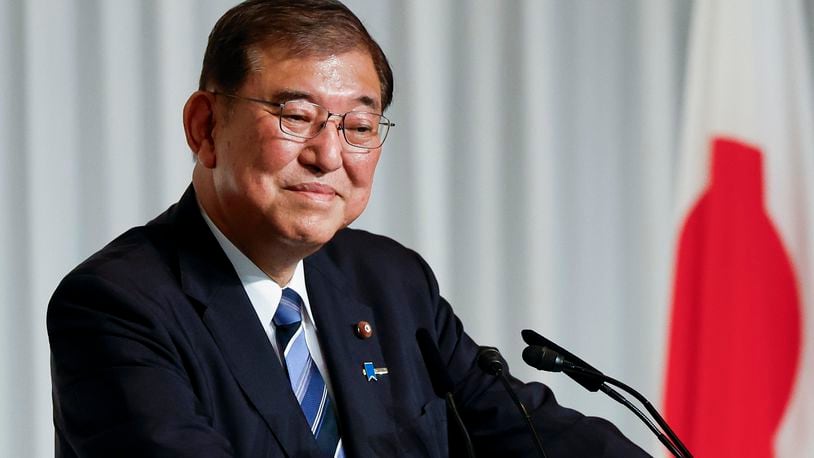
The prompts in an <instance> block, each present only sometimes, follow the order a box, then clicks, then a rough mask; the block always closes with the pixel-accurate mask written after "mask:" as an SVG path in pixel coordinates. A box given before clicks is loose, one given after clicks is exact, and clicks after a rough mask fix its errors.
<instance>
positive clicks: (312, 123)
mask: <svg viewBox="0 0 814 458" xmlns="http://www.w3.org/2000/svg"><path fill="white" fill-rule="evenodd" d="M212 93H213V94H215V95H222V96H224V97H229V98H232V99H236V100H245V101H247V102H255V103H259V104H261V105H265V106H267V107H272V108H274V109H275V110H279V113H275V115H276V116H277V118H279V120H280V130H281V131H283V132H284V133H286V134H288V135H291V136H294V137H299V138H314V137H316V136H317V135H319V133H320V132H322V129H323V128H324V127H325V126H326V125H327V124H328V120H329V119H331V118H332V117H334V116H336V117H339V118H340V120H339V122H338V123H337V126H336V128H337V129H338V130H341V131H342V136H343V137H345V141H346V142H347V143H348V144H349V145H351V146H355V147H357V148H362V149H365V150H371V149H376V148H378V147H380V146H382V144H384V140H385V139H386V138H387V133H388V132H389V131H390V128H391V127H393V126H395V124H393V123H392V122H390V120H389V119H387V118H386V117H384V116H382V115H380V114H376V113H368V112H365V111H348V112H347V113H344V114H339V113H331V112H330V111H328V110H327V109H326V108H325V107H323V106H321V105H317V104H315V103H311V102H306V101H304V100H289V101H288V102H284V103H276V102H271V101H269V100H262V99H255V98H251V97H243V96H239V95H235V94H224V93H222V92H214V91H213V92H212ZM363 152H365V153H366V152H367V151H363Z"/></svg>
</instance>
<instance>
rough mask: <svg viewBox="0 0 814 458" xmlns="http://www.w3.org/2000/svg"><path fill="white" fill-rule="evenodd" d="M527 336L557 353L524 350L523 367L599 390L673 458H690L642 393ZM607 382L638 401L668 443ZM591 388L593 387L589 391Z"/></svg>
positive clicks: (526, 334)
mask: <svg viewBox="0 0 814 458" xmlns="http://www.w3.org/2000/svg"><path fill="white" fill-rule="evenodd" d="M527 337H529V340H533V341H539V342H541V341H547V342H548V343H551V344H552V346H554V347H557V348H558V349H559V350H553V349H551V348H548V346H538V345H530V346H529V347H526V349H525V350H523V361H525V362H526V364H528V365H530V366H532V367H534V368H536V369H540V370H544V371H549V372H560V371H562V372H564V373H565V374H566V375H568V376H569V377H571V378H572V379H574V380H576V381H577V382H578V383H579V384H580V385H582V386H583V387H585V388H587V389H588V390H590V391H597V390H601V391H602V392H603V393H605V394H607V395H608V396H610V397H611V398H612V399H614V400H615V401H617V402H619V403H621V404H622V405H624V406H625V407H627V408H628V409H630V410H631V411H633V413H634V414H636V416H637V417H639V418H640V419H641V420H642V421H644V422H645V424H646V425H647V426H648V428H650V430H651V431H652V432H653V433H654V434H655V435H656V436H657V437H658V439H659V441H661V443H662V444H664V446H665V447H667V449H669V450H670V452H671V453H672V454H673V455H675V456H676V457H686V458H692V454H691V453H690V451H689V450H687V447H686V446H685V445H684V443H683V442H681V439H679V438H678V435H676V433H675V432H674V431H673V430H672V428H670V425H668V424H667V422H666V421H665V420H664V418H663V417H662V416H661V414H659V412H658V411H657V410H656V408H655V407H653V404H651V403H650V401H648V400H647V398H645V397H644V396H643V395H642V394H641V393H639V392H638V391H636V390H634V389H633V388H631V387H630V386H628V385H626V384H624V383H622V382H620V381H619V380H616V379H614V378H612V377H609V376H607V375H605V374H603V373H602V372H600V371H598V370H596V369H594V368H593V367H591V366H590V365H588V364H587V363H585V362H584V361H582V360H581V359H579V358H577V357H576V356H574V355H572V354H571V353H569V352H568V351H567V350H564V349H562V348H561V347H559V346H557V345H556V344H554V343H553V342H551V341H549V340H548V339H546V338H545V337H543V336H541V335H539V334H537V333H535V332H534V331H530V330H524V331H523V339H524V340H526V343H528V342H529V340H527V339H526V338H527ZM572 359H573V360H572ZM606 383H609V384H611V385H614V386H616V387H619V388H621V389H622V390H624V391H626V392H627V393H629V394H630V395H632V396H633V397H634V398H636V399H637V400H638V401H639V402H641V403H642V405H643V406H644V407H645V409H646V410H647V411H648V412H649V413H650V415H652V416H653V418H654V419H655V420H656V422H657V423H658V424H659V426H661V429H662V430H663V431H664V433H666V434H667V436H669V440H668V438H667V437H665V435H664V434H663V433H662V432H661V431H659V430H658V428H656V427H655V425H653V423H652V422H651V421H650V420H649V419H648V418H647V417H646V416H645V415H644V414H643V413H642V411H641V410H639V409H638V408H636V406H634V405H633V404H631V403H630V401H628V400H627V399H626V398H625V397H624V396H622V395H621V394H619V393H618V392H617V391H615V390H614V389H613V388H611V387H609V386H607V384H606ZM589 386H590V388H589ZM593 387H596V388H595V389H591V388H593Z"/></svg>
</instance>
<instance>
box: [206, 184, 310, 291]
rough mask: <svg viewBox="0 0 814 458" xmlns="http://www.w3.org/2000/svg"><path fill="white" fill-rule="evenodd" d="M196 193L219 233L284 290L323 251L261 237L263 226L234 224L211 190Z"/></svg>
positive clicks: (273, 238)
mask: <svg viewBox="0 0 814 458" xmlns="http://www.w3.org/2000/svg"><path fill="white" fill-rule="evenodd" d="M194 184H195V183H194V180H193V185H194ZM195 192H196V195H197V198H198V205H200V206H201V208H203V210H204V212H206V216H208V217H209V219H210V220H211V221H212V223H213V224H214V225H215V226H216V227H217V228H218V230H219V231H220V232H221V233H222V234H223V235H224V236H225V237H226V238H227V239H229V241H230V242H232V244H233V245H234V246H235V247H236V248H237V249H238V250H240V252H241V253H243V254H244V255H245V256H246V257H247V258H249V260H250V261H252V263H254V265H256V266H257V267H258V268H259V269H260V270H262V271H263V273H265V274H266V275H268V276H269V278H271V279H272V280H273V281H274V282H275V283H277V284H278V285H280V287H284V286H286V285H287V284H288V283H289V282H290V281H291V278H292V277H293V276H294V271H295V270H296V268H297V264H298V263H299V262H300V261H301V260H303V259H305V257H306V256H308V255H310V254H312V253H314V252H316V251H317V250H318V249H319V246H306V245H298V244H292V243H290V242H287V241H284V240H278V239H277V238H275V237H258V236H257V235H256V234H257V233H258V231H257V230H256V227H259V225H255V224H251V223H245V222H244V223H241V224H230V221H229V220H228V218H226V217H225V215H224V212H221V211H220V207H219V206H218V205H217V201H215V200H213V197H214V196H213V195H210V194H208V187H207V186H200V187H197V186H196V187H195ZM261 232H262V231H261Z"/></svg>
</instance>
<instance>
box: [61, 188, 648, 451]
mask: <svg viewBox="0 0 814 458" xmlns="http://www.w3.org/2000/svg"><path fill="white" fill-rule="evenodd" d="M305 279H306V285H307V289H308V297H309V299H310V303H311V306H312V309H313V313H314V318H315V320H316V325H317V328H318V330H319V340H320V343H321V346H322V349H323V352H324V356H325V359H326V361H327V365H328V370H329V373H330V378H331V381H332V385H333V390H334V397H335V398H336V399H335V402H336V405H337V410H338V416H339V423H340V428H341V431H342V437H343V443H344V447H345V450H346V452H347V454H348V456H353V457H408V456H409V457H441V456H448V455H449V454H450V453H452V454H455V450H456V444H455V441H454V440H453V441H450V440H449V439H448V438H449V437H455V436H454V435H452V436H450V435H449V434H448V424H447V410H446V405H445V402H444V401H443V400H442V399H440V398H438V397H437V396H436V395H435V394H434V392H433V389H432V386H431V383H430V378H429V374H428V372H427V369H426V368H425V365H424V363H423V360H422V357H421V353H420V351H419V348H418V346H417V344H416V339H415V335H416V330H417V329H419V328H426V329H428V330H429V331H430V334H431V335H432V336H433V338H434V339H435V340H436V342H437V345H438V347H439V349H440V352H441V355H442V359H443V360H444V361H445V362H446V363H447V367H448V369H449V373H450V376H451V378H452V379H453V382H454V383H455V387H456V388H455V398H456V402H457V404H458V406H459V409H460V410H461V411H462V414H463V417H464V420H465V422H466V423H467V425H468V427H469V430H470V434H471V435H472V439H473V441H474V443H475V448H476V451H477V452H478V456H480V457H486V456H535V451H534V448H533V442H532V440H531V438H530V436H529V434H528V433H527V431H526V429H525V427H524V423H523V421H522V418H521V417H520V415H519V413H518V412H517V411H516V410H515V408H514V407H513V405H512V404H511V401H510V398H509V396H508V395H507V394H506V393H505V391H504V390H503V387H502V386H501V385H500V383H498V381H497V380H496V379H495V378H494V377H491V376H488V375H485V374H484V373H482V372H481V371H480V370H479V369H478V368H477V366H476V364H475V355H476V352H477V345H476V344H475V343H474V342H473V341H472V340H471V339H470V338H469V337H468V336H467V335H466V334H465V333H464V331H463V328H462V326H461V323H460V321H459V320H458V319H457V318H456V317H455V315H454V314H453V312H452V309H451V308H450V306H449V304H448V303H447V302H446V301H445V300H444V299H443V298H442V297H441V296H440V295H439V293H438V286H437V284H436V281H435V279H434V277H433V274H432V272H431V271H430V269H429V268H428V266H427V265H426V264H425V263H424V261H423V260H422V259H421V258H420V257H419V256H418V255H417V254H416V253H415V252H413V251H411V250H408V249H406V248H404V247H402V246H401V245H399V244H397V243H396V242H393V241H392V240H390V239H387V238H384V237H380V236H376V235H372V234H369V233H366V232H362V231H357V230H350V229H346V230H342V231H340V232H339V233H337V235H336V236H335V237H334V239H333V240H332V241H331V242H330V243H328V244H327V245H325V246H324V247H323V248H322V249H321V250H319V251H318V252H317V253H315V254H314V255H312V256H310V257H308V258H306V259H305ZM360 320H365V321H368V322H369V323H370V324H371V325H372V327H373V330H374V334H373V337H371V338H369V339H360V338H359V337H357V335H356V334H355V332H354V328H355V324H356V323H357V322H359V321H360ZM48 333H49V337H50V343H51V354H52V378H53V401H54V424H55V427H56V447H57V456H61V457H73V456H88V457H95V456H99V457H113V456H116V457H128V456H133V457H163V456H166V457H229V456H239V457H278V456H291V457H311V456H319V452H318V450H317V447H316V443H315V441H314V438H313V436H312V435H311V433H310V431H309V429H308V427H307V424H306V422H305V419H304V418H303V416H302V414H301V413H300V409H299V405H298V404H297V401H296V399H295V398H294V395H293V393H292V392H291V390H290V388H289V382H288V379H287V377H286V375H285V373H284V371H283V369H282V367H281V365H280V364H279V362H278V359H277V357H276V356H275V354H274V349H273V347H272V346H271V344H270V343H269V341H268V338H267V337H266V334H265V332H264V331H263V328H262V326H261V324H260V322H259V320H258V319H257V316H256V314H255V312H254V309H253V308H252V306H251V303H250V302H249V299H248V297H247V296H246V293H245V291H244V290H243V287H242V285H241V283H240V280H239V279H238V277H237V274H236V273H235V272H234V270H233V268H232V265H231V264H230V262H229V260H228V259H227V257H226V255H225V254H224V253H223V252H222V250H221V248H220V246H219V245H218V243H217V241H216V240H215V238H214V236H213V235H212V233H211V232H210V231H209V229H208V227H207V226H206V224H205V222H204V221H203V219H202V217H201V215H200V212H199V210H198V207H197V204H196V202H195V194H194V191H193V190H192V188H191V187H190V189H189V190H188V191H187V192H186V193H185V195H184V196H183V197H182V199H181V201H180V202H179V203H178V204H176V205H174V206H173V207H171V208H170V209H169V210H167V211H166V212H165V213H163V214H162V215H160V216H159V217H158V218H156V219H155V220H153V221H152V222H150V223H148V224H147V225H146V226H143V227H138V228H134V229H131V230H130V231H128V232H127V233H125V234H123V235H122V236H120V237H119V238H117V239H116V240H114V241H113V242H112V243H110V244H109V245H108V246H106V247H105V248H103V249H102V250H101V251H99V252H98V253H96V254H95V255H93V256H92V257H91V258H90V259H88V260H87V261H85V262H84V263H82V264H81V265H80V266H78V267H77V268H76V269H75V270H74V271H72V272H71V273H70V274H69V275H68V276H67V277H66V278H65V279H64V280H63V281H62V283H61V284H60V285H59V287H58V289H57V290H56V292H55V293H54V296H53V298H52V300H51V303H50V304H49V309H48ZM364 362H372V363H374V365H375V366H376V367H387V368H388V370H389V374H387V375H382V376H379V377H378V380H377V381H368V379H367V378H366V377H365V376H363V363H364ZM513 383H514V384H515V385H516V388H517V389H518V390H519V391H520V396H521V398H522V399H523V400H524V402H525V404H526V405H527V407H528V408H529V410H530V411H532V414H533V417H534V421H535V423H536V425H537V428H538V429H539V430H540V431H541V433H542V441H543V444H544V446H545V448H546V451H547V453H548V456H549V457H552V458H553V457H556V456H625V457H628V456H638V455H644V452H642V451H641V449H639V448H638V447H636V446H635V445H633V444H632V443H630V442H629V441H628V440H627V439H625V438H624V437H623V436H622V435H621V434H620V433H619V432H618V430H617V429H616V428H615V427H613V426H612V425H611V424H610V423H608V422H606V421H604V420H601V419H597V418H591V417H585V416H583V415H581V414H579V413H577V412H575V411H573V410H570V409H566V408H563V407H561V406H559V405H557V403H556V401H555V400H554V396H553V395H552V393H551V391H550V390H549V389H548V388H547V387H545V386H544V385H541V384H536V383H535V384H522V383H520V382H519V381H516V380H514V379H513ZM451 424H452V422H450V425H451ZM449 428H452V427H451V426H449ZM452 429H453V430H454V428H452ZM450 442H452V444H451V445H450Z"/></svg>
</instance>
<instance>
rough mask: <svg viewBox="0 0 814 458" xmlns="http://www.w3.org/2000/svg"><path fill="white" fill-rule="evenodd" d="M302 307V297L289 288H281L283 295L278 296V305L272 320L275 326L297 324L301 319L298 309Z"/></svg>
mask: <svg viewBox="0 0 814 458" xmlns="http://www.w3.org/2000/svg"><path fill="white" fill-rule="evenodd" d="M301 309H302V298H301V297H300V295H299V294H297V292H296V291H294V290H293V289H291V288H284V289H283V296H282V297H281V298H280V305H279V306H277V312H275V313H274V318H272V321H273V322H274V324H275V325H276V326H287V325H291V324H298V323H299V322H300V321H302V315H301V312H300V310H301Z"/></svg>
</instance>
